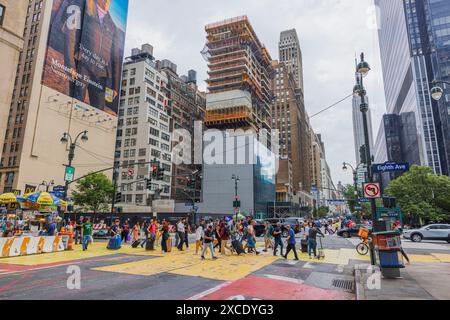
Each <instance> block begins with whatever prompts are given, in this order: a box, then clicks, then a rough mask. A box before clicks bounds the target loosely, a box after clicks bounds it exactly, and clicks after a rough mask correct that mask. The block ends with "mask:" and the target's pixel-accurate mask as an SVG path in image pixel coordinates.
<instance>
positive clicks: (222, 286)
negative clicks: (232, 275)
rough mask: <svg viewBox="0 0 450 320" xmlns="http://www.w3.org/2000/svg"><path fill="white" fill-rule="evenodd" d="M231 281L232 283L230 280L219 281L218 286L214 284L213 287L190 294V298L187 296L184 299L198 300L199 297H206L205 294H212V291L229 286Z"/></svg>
mask: <svg viewBox="0 0 450 320" xmlns="http://www.w3.org/2000/svg"><path fill="white" fill-rule="evenodd" d="M232 283H233V282H232V281H227V282H224V283H221V284H219V285H218V286H215V287H213V288H211V289H208V290H206V291H203V292H201V293H199V294H196V295H195V296H192V297H190V298H188V299H186V300H200V299H202V298H204V297H206V296H207V295H210V294H212V293H214V292H216V291H219V290H221V289H223V288H225V287H227V286H229V285H230V284H232Z"/></svg>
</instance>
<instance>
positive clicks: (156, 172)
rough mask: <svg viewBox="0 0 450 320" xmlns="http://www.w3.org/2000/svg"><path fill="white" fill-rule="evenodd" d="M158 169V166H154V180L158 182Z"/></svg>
mask: <svg viewBox="0 0 450 320" xmlns="http://www.w3.org/2000/svg"><path fill="white" fill-rule="evenodd" d="M158 169H159V168H158V166H157V165H153V166H152V178H153V179H155V180H158Z"/></svg>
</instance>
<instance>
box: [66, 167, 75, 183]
mask: <svg viewBox="0 0 450 320" xmlns="http://www.w3.org/2000/svg"><path fill="white" fill-rule="evenodd" d="M74 177H75V168H74V167H69V166H67V167H66V175H65V177H64V181H67V182H72V181H73V180H74Z"/></svg>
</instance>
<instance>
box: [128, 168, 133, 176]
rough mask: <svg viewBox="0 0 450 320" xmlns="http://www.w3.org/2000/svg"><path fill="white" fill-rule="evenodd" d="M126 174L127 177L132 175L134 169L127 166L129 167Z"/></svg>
mask: <svg viewBox="0 0 450 320" xmlns="http://www.w3.org/2000/svg"><path fill="white" fill-rule="evenodd" d="M128 176H129V177H132V176H134V169H132V168H129V169H128Z"/></svg>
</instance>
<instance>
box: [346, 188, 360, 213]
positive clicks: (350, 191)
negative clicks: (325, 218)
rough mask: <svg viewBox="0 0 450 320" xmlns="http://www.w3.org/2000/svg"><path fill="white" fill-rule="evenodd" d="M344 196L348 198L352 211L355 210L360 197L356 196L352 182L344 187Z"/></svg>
mask: <svg viewBox="0 0 450 320" xmlns="http://www.w3.org/2000/svg"><path fill="white" fill-rule="evenodd" d="M344 198H345V199H346V200H347V203H348V206H349V208H350V211H351V212H355V207H356V205H357V204H358V200H359V199H357V197H356V196H355V187H354V186H352V185H351V184H348V185H346V186H345V187H344Z"/></svg>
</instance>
